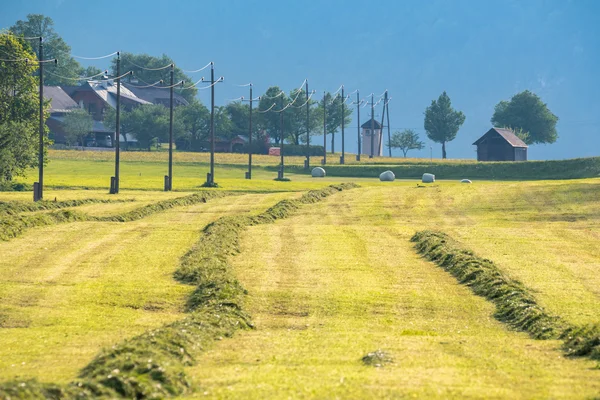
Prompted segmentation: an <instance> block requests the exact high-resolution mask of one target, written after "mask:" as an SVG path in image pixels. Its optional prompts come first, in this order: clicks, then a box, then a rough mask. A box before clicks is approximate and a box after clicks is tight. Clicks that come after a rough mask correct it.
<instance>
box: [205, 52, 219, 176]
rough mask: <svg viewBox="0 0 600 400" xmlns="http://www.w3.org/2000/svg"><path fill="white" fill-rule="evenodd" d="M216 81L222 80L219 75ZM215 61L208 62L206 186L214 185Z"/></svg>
mask: <svg viewBox="0 0 600 400" xmlns="http://www.w3.org/2000/svg"><path fill="white" fill-rule="evenodd" d="M217 82H223V77H220V78H219V80H218V81H217ZM215 83H216V82H215V63H213V62H211V63H210V172H209V173H208V174H206V183H205V184H204V186H206V187H215V186H216V183H215Z"/></svg>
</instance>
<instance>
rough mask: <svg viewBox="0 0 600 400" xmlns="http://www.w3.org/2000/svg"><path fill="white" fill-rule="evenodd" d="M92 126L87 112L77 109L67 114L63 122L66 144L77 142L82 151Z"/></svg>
mask: <svg viewBox="0 0 600 400" xmlns="http://www.w3.org/2000/svg"><path fill="white" fill-rule="evenodd" d="M93 126H94V122H93V120H92V116H91V115H90V114H89V113H88V112H87V111H85V110H82V109H81V108H77V109H75V110H72V111H71V112H69V113H67V115H66V116H65V122H64V129H65V133H66V134H67V135H66V139H67V143H68V144H69V145H70V144H72V143H76V142H79V143H80V144H81V150H83V148H84V145H85V138H86V137H87V136H88V135H89V134H90V132H91V131H92V128H93Z"/></svg>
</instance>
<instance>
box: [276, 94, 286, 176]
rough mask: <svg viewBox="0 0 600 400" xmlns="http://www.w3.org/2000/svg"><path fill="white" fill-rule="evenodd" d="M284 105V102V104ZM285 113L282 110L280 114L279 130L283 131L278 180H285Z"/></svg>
mask: <svg viewBox="0 0 600 400" xmlns="http://www.w3.org/2000/svg"><path fill="white" fill-rule="evenodd" d="M282 104H283V102H282ZM283 113H284V111H283V110H282V111H281V112H280V113H279V130H280V131H281V146H280V147H279V156H280V157H281V160H280V164H279V174H278V175H279V176H278V177H277V178H278V179H283V168H284V161H283V142H284V141H285V138H284V136H283Z"/></svg>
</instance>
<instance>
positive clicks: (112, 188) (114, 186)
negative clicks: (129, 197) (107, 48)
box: [110, 52, 121, 194]
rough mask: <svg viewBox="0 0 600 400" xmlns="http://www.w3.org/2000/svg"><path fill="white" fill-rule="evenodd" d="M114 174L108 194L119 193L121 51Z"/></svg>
mask: <svg viewBox="0 0 600 400" xmlns="http://www.w3.org/2000/svg"><path fill="white" fill-rule="evenodd" d="M115 131H116V132H115V176H113V177H112V178H111V180H110V194H117V193H119V157H120V150H121V148H120V141H121V53H120V52H117V118H116V129H115Z"/></svg>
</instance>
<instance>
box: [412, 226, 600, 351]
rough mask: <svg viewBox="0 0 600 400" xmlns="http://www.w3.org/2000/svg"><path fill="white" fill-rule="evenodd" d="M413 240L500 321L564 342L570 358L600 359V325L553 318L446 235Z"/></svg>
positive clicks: (429, 234) (487, 262) (491, 264)
mask: <svg viewBox="0 0 600 400" xmlns="http://www.w3.org/2000/svg"><path fill="white" fill-rule="evenodd" d="M411 240H412V241H413V242H415V247H416V249H417V251H418V252H419V253H420V254H422V255H423V256H424V257H426V258H427V259H429V260H431V261H433V262H434V263H436V264H437V265H439V266H440V267H442V268H444V269H445V270H446V271H448V272H449V273H451V274H452V275H453V276H454V277H456V279H458V281H459V282H460V283H462V284H465V285H467V286H469V287H470V288H471V290H473V292H474V293H475V294H477V295H479V296H482V297H485V298H486V299H487V300H489V301H491V302H493V303H494V304H495V305H496V310H497V311H496V313H495V317H496V318H497V319H498V320H500V321H502V322H505V323H506V324H508V325H509V326H511V327H512V328H514V329H517V330H520V331H523V332H527V333H528V334H529V335H531V336H532V337H533V338H535V339H559V338H560V339H563V340H564V345H563V349H564V351H565V353H566V354H567V355H568V356H585V357H589V358H591V359H595V360H600V323H596V324H593V325H587V326H582V327H581V326H572V325H570V324H568V323H567V322H566V321H564V320H563V319H562V318H560V317H559V316H553V315H550V314H549V313H548V312H547V311H546V310H544V308H543V307H541V306H540V305H539V304H538V302H537V301H536V299H535V297H534V296H533V294H532V293H531V290H530V289H528V288H527V287H525V286H524V285H523V284H522V283H520V282H518V281H516V280H514V279H511V278H510V277H508V276H506V275H505V274H504V273H503V272H502V270H500V268H498V266H497V265H496V264H495V263H494V262H493V261H491V260H487V259H483V258H481V257H478V256H477V255H476V254H474V253H473V251H471V250H469V249H466V248H464V247H462V246H461V245H460V244H459V243H458V242H456V241H455V240H454V239H452V238H451V237H450V236H448V235H446V234H445V233H442V232H437V231H421V232H417V233H416V234H415V235H414V236H413V237H412V239H411Z"/></svg>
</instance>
